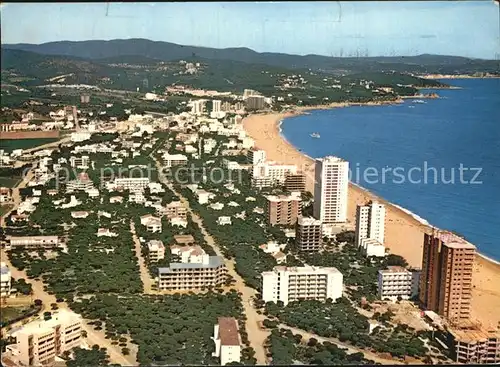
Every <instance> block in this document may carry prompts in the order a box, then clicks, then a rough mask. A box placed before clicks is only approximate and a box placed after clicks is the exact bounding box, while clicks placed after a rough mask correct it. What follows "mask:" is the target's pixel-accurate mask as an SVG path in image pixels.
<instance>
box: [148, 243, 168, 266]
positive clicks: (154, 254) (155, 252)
mask: <svg viewBox="0 0 500 367" xmlns="http://www.w3.org/2000/svg"><path fill="white" fill-rule="evenodd" d="M148 254H149V261H155V262H156V261H159V260H163V259H164V258H165V245H164V244H163V242H161V241H159V240H151V241H149V242H148Z"/></svg>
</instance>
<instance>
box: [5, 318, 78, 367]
mask: <svg viewBox="0 0 500 367" xmlns="http://www.w3.org/2000/svg"><path fill="white" fill-rule="evenodd" d="M13 336H14V337H15V338H16V344H15V345H10V346H8V347H7V349H8V350H9V351H11V352H12V355H14V356H15V358H16V359H17V360H18V361H19V362H20V363H21V364H22V365H24V366H37V365H52V364H53V363H54V362H55V357H56V356H59V355H61V354H63V353H64V352H65V351H69V350H71V349H72V348H75V347H79V346H80V345H81V343H82V318H81V316H80V315H78V314H76V313H74V312H72V311H69V310H64V309H62V310H58V311H55V312H53V313H52V318H51V319H50V320H47V321H45V320H43V316H42V318H41V319H40V320H37V321H33V322H30V323H28V324H26V325H24V326H22V328H21V329H20V330H18V331H16V332H14V333H13Z"/></svg>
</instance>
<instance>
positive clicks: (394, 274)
mask: <svg viewBox="0 0 500 367" xmlns="http://www.w3.org/2000/svg"><path fill="white" fill-rule="evenodd" d="M419 279H420V272H419V271H410V270H408V269H405V268H403V267H401V266H389V267H388V268H387V269H383V270H379V271H378V296H379V297H380V299H389V300H392V301H395V300H397V299H398V297H401V299H409V298H411V297H414V296H416V295H417V294H418V282H419Z"/></svg>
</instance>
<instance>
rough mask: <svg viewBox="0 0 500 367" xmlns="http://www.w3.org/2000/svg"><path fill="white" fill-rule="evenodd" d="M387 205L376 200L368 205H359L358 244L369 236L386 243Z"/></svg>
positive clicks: (357, 211) (357, 213)
mask: <svg viewBox="0 0 500 367" xmlns="http://www.w3.org/2000/svg"><path fill="white" fill-rule="evenodd" d="M384 237H385V205H383V204H380V203H378V202H376V201H374V202H371V203H369V204H367V205H358V207H357V209H356V245H357V246H360V245H361V241H362V240H363V239H366V238H369V239H374V240H377V241H378V242H380V243H381V244H383V243H384Z"/></svg>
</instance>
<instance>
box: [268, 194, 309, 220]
mask: <svg viewBox="0 0 500 367" xmlns="http://www.w3.org/2000/svg"><path fill="white" fill-rule="evenodd" d="M265 198H266V201H267V202H266V206H267V221H268V222H269V224H270V225H272V226H274V225H283V226H290V225H295V224H296V223H297V218H298V217H299V215H300V213H301V210H302V198H301V196H300V192H299V193H296V192H295V193H292V194H290V195H268V196H266V197H265Z"/></svg>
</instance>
